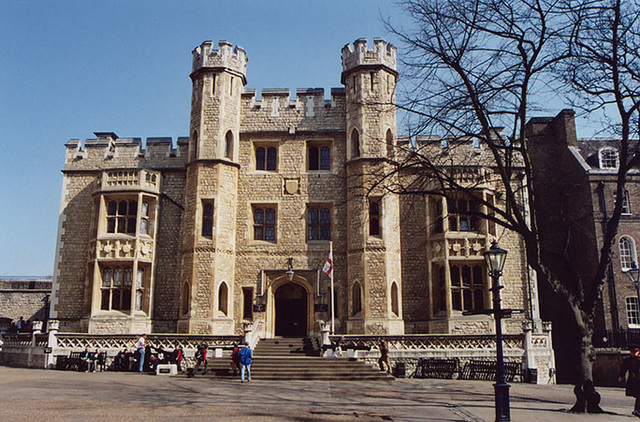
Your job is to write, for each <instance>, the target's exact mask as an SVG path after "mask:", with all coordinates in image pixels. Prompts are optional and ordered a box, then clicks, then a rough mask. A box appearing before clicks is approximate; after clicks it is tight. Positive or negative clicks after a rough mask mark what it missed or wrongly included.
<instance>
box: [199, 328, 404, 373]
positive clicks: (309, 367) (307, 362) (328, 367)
mask: <svg viewBox="0 0 640 422" xmlns="http://www.w3.org/2000/svg"><path fill="white" fill-rule="evenodd" d="M305 351H306V352H307V353H315V351H313V350H312V349H311V348H310V347H309V345H308V344H307V346H306V347H305V343H304V339H301V338H275V339H266V340H261V341H260V342H259V343H258V345H257V347H256V348H255V350H254V352H253V356H254V357H253V361H252V364H251V377H252V378H253V379H254V380H317V381H380V380H393V377H390V376H388V375H386V374H385V373H384V372H380V371H377V370H375V369H373V368H371V367H370V366H367V365H366V364H365V363H364V362H362V361H356V360H353V361H352V360H348V359H346V358H338V359H328V358H322V357H318V356H307V355H306V354H305ZM229 362H230V353H225V355H223V357H222V358H212V359H209V368H208V372H207V374H206V375H204V377H212V378H216V377H222V378H232V377H235V378H239V375H233V371H232V370H231V366H230V365H229ZM196 376H198V377H202V376H203V375H201V374H197V375H196Z"/></svg>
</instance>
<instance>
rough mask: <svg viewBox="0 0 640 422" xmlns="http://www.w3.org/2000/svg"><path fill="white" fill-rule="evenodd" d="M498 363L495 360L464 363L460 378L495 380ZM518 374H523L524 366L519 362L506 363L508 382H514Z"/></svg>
mask: <svg viewBox="0 0 640 422" xmlns="http://www.w3.org/2000/svg"><path fill="white" fill-rule="evenodd" d="M497 368H498V364H497V362H496V361H495V360H472V361H469V362H467V363H465V364H464V368H462V372H461V373H460V379H463V380H484V381H495V379H496V372H497ZM517 376H522V366H521V364H520V363H519V362H505V363H504V377H505V380H506V381H507V382H513V380H514V379H515V378H516V377H517Z"/></svg>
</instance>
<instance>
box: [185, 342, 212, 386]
mask: <svg viewBox="0 0 640 422" xmlns="http://www.w3.org/2000/svg"><path fill="white" fill-rule="evenodd" d="M208 349H209V346H208V345H206V344H201V345H200V346H198V350H197V351H196V356H195V358H196V366H195V367H194V368H193V369H192V370H190V371H189V373H188V374H187V376H188V377H189V378H193V376H194V375H195V374H196V372H198V371H199V370H200V365H203V368H204V369H203V371H202V375H205V374H206V373H207V364H208V362H207V350H208Z"/></svg>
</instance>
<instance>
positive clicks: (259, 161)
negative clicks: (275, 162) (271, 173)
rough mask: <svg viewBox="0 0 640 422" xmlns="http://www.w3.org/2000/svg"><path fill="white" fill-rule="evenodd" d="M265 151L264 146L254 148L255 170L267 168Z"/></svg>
mask: <svg viewBox="0 0 640 422" xmlns="http://www.w3.org/2000/svg"><path fill="white" fill-rule="evenodd" d="M266 157H267V153H266V151H265V149H264V147H258V148H256V170H265V169H266V168H267V160H266Z"/></svg>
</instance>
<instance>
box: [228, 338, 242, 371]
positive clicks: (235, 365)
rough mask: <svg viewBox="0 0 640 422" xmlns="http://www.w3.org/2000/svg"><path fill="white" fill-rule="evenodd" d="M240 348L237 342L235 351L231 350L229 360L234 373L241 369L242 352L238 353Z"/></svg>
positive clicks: (234, 346) (234, 347)
mask: <svg viewBox="0 0 640 422" xmlns="http://www.w3.org/2000/svg"><path fill="white" fill-rule="evenodd" d="M239 351H240V349H239V348H238V345H237V344H234V345H233V351H232V352H231V362H229V366H231V370H232V371H233V375H238V371H239V370H240V354H239V353H238V352H239Z"/></svg>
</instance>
